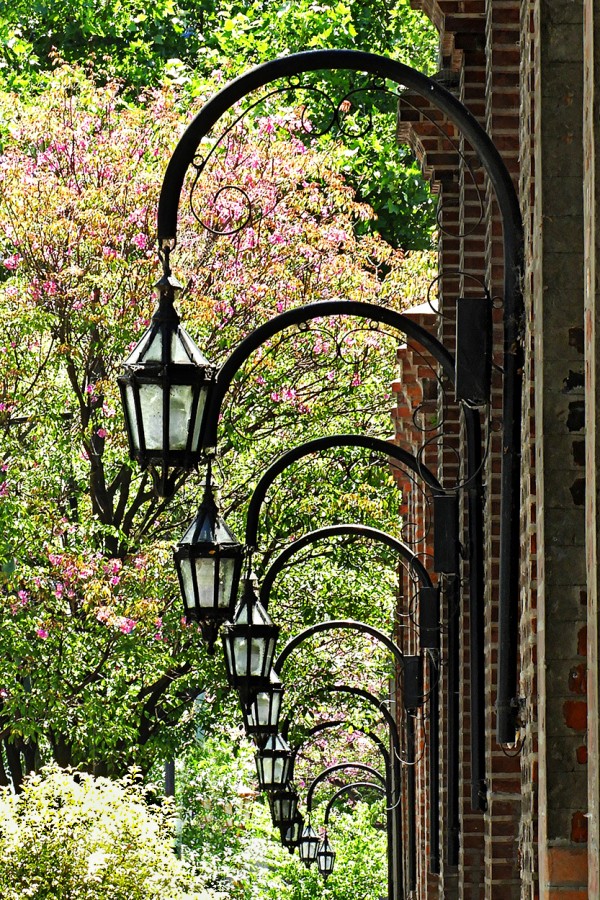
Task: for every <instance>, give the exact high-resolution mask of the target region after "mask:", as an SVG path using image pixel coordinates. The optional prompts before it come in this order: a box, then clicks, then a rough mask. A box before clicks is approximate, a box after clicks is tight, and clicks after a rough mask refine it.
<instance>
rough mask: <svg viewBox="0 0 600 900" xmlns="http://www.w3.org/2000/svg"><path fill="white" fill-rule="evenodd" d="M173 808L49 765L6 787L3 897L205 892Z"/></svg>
mask: <svg viewBox="0 0 600 900" xmlns="http://www.w3.org/2000/svg"><path fill="white" fill-rule="evenodd" d="M200 897H201V895H200V893H198V892H196V891H195V890H194V888H193V879H192V877H191V876H190V873H189V871H188V870H186V868H185V867H184V865H183V863H181V862H180V861H179V860H178V859H177V857H176V856H175V854H174V851H173V820H172V808H171V807H170V806H169V805H167V804H162V805H161V804H152V805H149V804H148V803H147V802H146V800H145V790H144V787H143V786H142V785H141V784H140V782H139V780H137V779H136V777H135V773H132V774H130V775H129V776H128V777H127V778H124V779H122V780H120V781H111V780H110V779H107V778H93V777H92V776H91V775H87V774H83V773H79V772H72V771H65V770H61V769H59V768H57V767H54V766H53V767H49V768H46V769H44V770H43V772H42V773H41V774H40V775H31V776H29V777H28V778H27V779H26V780H25V782H24V784H23V791H22V793H20V794H14V793H12V792H10V791H9V790H8V789H4V790H3V791H2V793H1V794H0V898H1V900H24V898H35V900H199V898H200Z"/></svg>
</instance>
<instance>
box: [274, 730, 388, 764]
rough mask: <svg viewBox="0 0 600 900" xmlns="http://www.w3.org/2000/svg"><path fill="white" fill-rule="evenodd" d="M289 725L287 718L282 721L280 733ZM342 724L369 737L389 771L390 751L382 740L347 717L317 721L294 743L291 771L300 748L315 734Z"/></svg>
mask: <svg viewBox="0 0 600 900" xmlns="http://www.w3.org/2000/svg"><path fill="white" fill-rule="evenodd" d="M288 725H289V720H287V721H286V722H284V724H283V728H282V729H281V730H282V733H283V734H285V733H286V731H287V726H288ZM343 725H351V726H352V729H353V730H354V731H355V732H358V733H359V734H363V735H364V736H365V737H367V738H369V739H370V740H372V741H373V743H374V744H375V745H376V747H377V749H378V750H379V752H380V753H381V755H382V757H383V761H384V763H385V770H386V772H389V766H390V753H389V750H388V749H387V747H386V746H385V744H384V743H383V741H382V740H381V738H380V737H378V736H377V735H376V734H373V732H372V731H365V730H364V729H363V728H359V727H358V726H357V725H354V724H353V723H352V722H350V721H349V720H348V719H337V720H335V721H333V722H319V724H318V725H313V727H312V728H310V729H309V730H308V733H307V734H306V736H305V737H304V738H303V739H302V740H301V741H300V743H298V744H296V745H295V746H294V747H292V751H293V757H292V772H293V771H294V766H295V764H296V757H297V756H298V754H299V752H300V749H301V748H302V747H303V746H304V745H305V744H306V743H307V742H308V741H309V740H310V739H311V738H312V737H314V736H315V735H316V734H319V733H320V732H321V731H327V730H328V729H330V728H339V727H340V726H343Z"/></svg>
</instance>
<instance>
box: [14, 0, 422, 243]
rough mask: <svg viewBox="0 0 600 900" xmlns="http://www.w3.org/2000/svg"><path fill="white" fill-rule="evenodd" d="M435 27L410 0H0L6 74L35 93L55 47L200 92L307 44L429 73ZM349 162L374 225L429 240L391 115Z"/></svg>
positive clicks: (130, 82) (353, 150)
mask: <svg viewBox="0 0 600 900" xmlns="http://www.w3.org/2000/svg"><path fill="white" fill-rule="evenodd" d="M437 40H438V37H437V33H436V31H435V29H434V28H433V26H432V25H431V24H430V23H429V21H428V20H427V19H426V18H425V17H424V16H423V15H421V14H419V13H417V12H415V11H413V10H412V9H411V7H410V3H409V0H395V2H390V3H386V2H384V3H380V2H374V0H372V2H364V3H362V2H361V3H351V2H337V0H334V2H326V3H315V2H313V0H300V2H295V3H284V2H272V0H254V2H252V3H249V4H240V3H238V2H236V0H159V2H157V3H155V4H153V5H152V6H151V7H150V8H148V7H147V6H145V5H144V4H142V3H140V2H139V0H118V2H115V0H109V2H89V0H67V2H66V3H63V4H60V6H57V5H56V4H55V3H53V2H51V0H42V2H36V3H32V2H31V0H17V2H14V3H11V4H10V5H8V4H5V5H4V7H3V8H1V9H0V82H3V83H4V84H5V85H6V87H7V88H8V89H9V90H16V91H19V92H23V93H29V92H30V91H31V90H32V89H33V90H34V91H35V90H39V89H41V88H43V86H44V85H45V84H46V83H47V79H48V73H49V71H51V68H52V60H53V59H55V58H56V54H57V53H58V55H59V57H60V58H61V59H65V60H67V61H68V62H81V63H84V64H86V65H89V64H90V63H91V64H92V65H93V66H94V67H95V71H96V73H97V74H101V75H102V76H103V77H104V78H105V79H109V80H111V79H122V80H123V82H124V83H125V85H126V88H127V90H128V91H129V92H130V95H131V97H132V98H133V97H137V95H138V94H139V92H140V91H145V90H147V89H148V88H149V87H156V86H159V85H160V84H162V83H163V81H164V79H165V78H168V79H170V80H172V81H174V82H176V83H177V84H179V85H180V86H184V87H185V89H186V91H187V92H188V93H189V94H191V95H192V96H198V95H202V94H203V93H204V90H205V85H206V81H207V78H208V79H210V78H211V77H212V73H213V72H214V71H215V70H218V71H219V72H220V73H221V77H222V78H225V79H227V78H230V77H232V76H234V75H238V74H240V73H241V72H243V71H245V70H246V69H247V68H248V67H249V66H251V65H254V64H256V63H260V62H264V61H265V60H266V59H274V58H275V57H277V56H283V55H286V54H289V53H294V52H298V51H302V50H314V49H327V48H332V47H333V48H349V49H357V50H369V51H372V52H375V53H381V54H384V55H387V56H391V57H392V58H394V59H398V60H399V61H400V62H403V63H406V64H408V65H411V66H413V67H415V68H417V69H419V70H420V71H423V72H425V73H427V74H431V73H432V72H433V70H434V68H435V59H436V52H437ZM348 153H349V155H348V159H347V163H346V172H347V175H348V177H349V178H350V180H351V182H352V184H353V186H354V187H355V189H356V190H358V191H359V192H360V195H361V196H362V198H363V199H364V200H365V201H366V202H368V203H369V204H371V206H373V207H374V209H375V210H376V213H377V220H376V223H375V222H373V223H371V224H372V227H376V229H377V230H378V231H379V232H380V233H381V234H383V235H384V236H385V237H386V239H387V240H391V241H393V242H394V243H397V244H399V245H400V246H402V247H405V248H412V249H426V248H429V247H430V246H431V232H432V228H433V226H434V206H433V201H432V198H431V197H430V195H429V191H428V188H427V186H426V184H425V183H424V182H423V180H422V178H421V175H420V170H419V168H418V166H417V165H416V164H415V162H414V160H413V159H412V157H411V155H410V152H409V151H408V149H407V148H406V147H404V148H402V147H398V145H397V141H396V135H395V124H394V121H393V117H392V118H391V119H390V118H389V117H388V116H384V117H382V116H379V117H376V118H375V120H374V121H373V123H372V128H371V129H370V131H369V133H368V134H366V135H364V136H360V137H356V138H355V139H353V140H351V141H349V144H348Z"/></svg>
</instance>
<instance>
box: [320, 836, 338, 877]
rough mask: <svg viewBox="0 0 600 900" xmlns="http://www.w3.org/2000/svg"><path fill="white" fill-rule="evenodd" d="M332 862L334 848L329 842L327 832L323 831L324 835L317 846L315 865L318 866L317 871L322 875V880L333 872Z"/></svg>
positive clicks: (333, 860)
mask: <svg viewBox="0 0 600 900" xmlns="http://www.w3.org/2000/svg"><path fill="white" fill-rule="evenodd" d="M334 863H335V850H334V849H333V847H332V846H331V844H330V843H329V838H328V837H327V832H325V837H324V838H323V840H322V841H321V843H320V844H319V848H318V850H317V865H318V867H319V872H320V873H321V875H322V876H323V881H327V879H328V878H329V876H330V875H331V873H332V872H333V865H334Z"/></svg>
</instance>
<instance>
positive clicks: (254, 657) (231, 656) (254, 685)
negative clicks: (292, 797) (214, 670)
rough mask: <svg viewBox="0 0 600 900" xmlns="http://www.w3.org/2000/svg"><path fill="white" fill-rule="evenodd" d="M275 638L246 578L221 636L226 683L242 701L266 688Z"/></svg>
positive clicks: (253, 583) (253, 581)
mask: <svg viewBox="0 0 600 900" xmlns="http://www.w3.org/2000/svg"><path fill="white" fill-rule="evenodd" d="M278 635H279V627H278V626H277V625H274V624H273V621H272V619H271V617H270V616H269V614H268V612H267V611H266V609H265V608H264V606H263V605H262V604H261V603H260V601H259V599H258V593H257V590H256V579H255V578H246V580H245V584H244V594H243V597H242V600H241V602H240V603H239V605H238V607H237V609H236V612H235V617H234V619H233V623H231V624H229V623H228V624H227V625H225V626H224V627H223V630H222V633H221V636H222V639H223V650H224V652H225V666H226V668H227V679H228V681H229V683H230V684H231V685H232V686H233V687H234V688H237V689H238V691H239V692H240V694H241V695H242V697H249V696H250V695H251V694H252V693H254V692H258V691H261V690H265V689H266V688H268V687H269V684H270V675H271V666H272V663H273V656H274V655H275V644H276V643H277V637H278ZM286 780H287V779H286Z"/></svg>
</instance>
